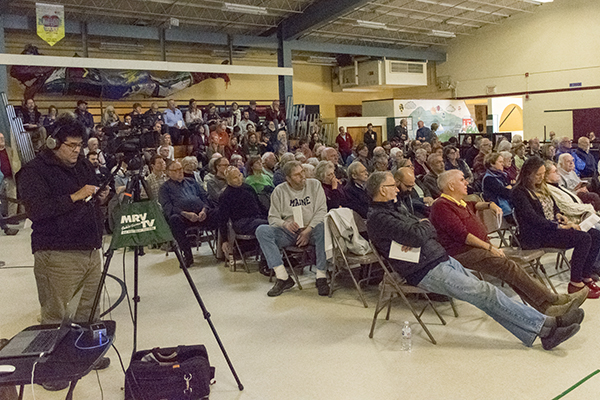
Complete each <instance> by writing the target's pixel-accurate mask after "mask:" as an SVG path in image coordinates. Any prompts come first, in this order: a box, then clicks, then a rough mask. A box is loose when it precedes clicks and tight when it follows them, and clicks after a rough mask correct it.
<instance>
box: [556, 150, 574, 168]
mask: <svg viewBox="0 0 600 400" xmlns="http://www.w3.org/2000/svg"><path fill="white" fill-rule="evenodd" d="M567 157H573V156H572V155H571V154H569V153H562V154H561V155H560V156H558V165H559V166H561V167H562V166H563V165H564V164H565V160H566V159H567Z"/></svg>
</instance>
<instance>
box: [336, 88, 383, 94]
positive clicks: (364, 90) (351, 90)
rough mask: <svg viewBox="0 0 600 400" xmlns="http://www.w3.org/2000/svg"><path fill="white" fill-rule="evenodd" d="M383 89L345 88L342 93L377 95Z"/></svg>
mask: <svg viewBox="0 0 600 400" xmlns="http://www.w3.org/2000/svg"><path fill="white" fill-rule="evenodd" d="M381 90H383V89H361V88H343V89H342V92H357V93H376V92H379V91H381Z"/></svg>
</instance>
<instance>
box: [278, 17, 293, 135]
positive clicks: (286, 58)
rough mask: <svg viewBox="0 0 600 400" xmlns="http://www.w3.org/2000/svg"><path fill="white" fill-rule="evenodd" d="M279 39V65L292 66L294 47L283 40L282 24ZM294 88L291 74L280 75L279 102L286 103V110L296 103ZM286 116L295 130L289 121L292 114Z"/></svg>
mask: <svg viewBox="0 0 600 400" xmlns="http://www.w3.org/2000/svg"><path fill="white" fill-rule="evenodd" d="M277 41H278V46H277V66H278V67H288V68H292V49H291V47H290V45H289V43H288V42H287V41H285V40H283V29H282V27H281V26H280V27H279V30H278V31H277ZM293 88H294V81H293V78H292V77H291V76H282V75H279V102H280V103H281V104H285V108H286V110H291V106H292V105H293V104H294V97H293V95H294V94H293ZM288 103H291V104H288ZM288 114H289V113H288ZM286 118H287V125H288V128H290V129H292V130H293V127H291V126H290V123H289V122H290V118H291V115H286Z"/></svg>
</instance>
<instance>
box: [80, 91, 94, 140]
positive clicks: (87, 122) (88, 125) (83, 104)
mask: <svg viewBox="0 0 600 400" xmlns="http://www.w3.org/2000/svg"><path fill="white" fill-rule="evenodd" d="M87 106H88V103H87V101H85V100H79V101H78V102H77V108H76V109H75V117H76V118H77V120H78V121H79V122H81V123H82V124H83V126H85V129H86V133H87V135H86V137H84V138H83V142H84V143H87V140H88V139H89V137H90V136H91V133H92V131H93V129H94V116H93V115H92V114H91V113H90V112H89V111H88V110H87Z"/></svg>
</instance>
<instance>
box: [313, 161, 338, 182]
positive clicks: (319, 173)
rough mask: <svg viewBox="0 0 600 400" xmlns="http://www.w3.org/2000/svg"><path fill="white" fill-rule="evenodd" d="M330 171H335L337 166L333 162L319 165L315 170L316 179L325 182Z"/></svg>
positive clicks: (323, 162)
mask: <svg viewBox="0 0 600 400" xmlns="http://www.w3.org/2000/svg"><path fill="white" fill-rule="evenodd" d="M330 169H331V170H335V166H334V165H333V163H332V162H331V161H321V162H319V163H318V164H317V167H316V168H315V178H316V179H318V180H319V181H320V182H323V179H325V175H326V174H327V172H328V171H329V170H330Z"/></svg>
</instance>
